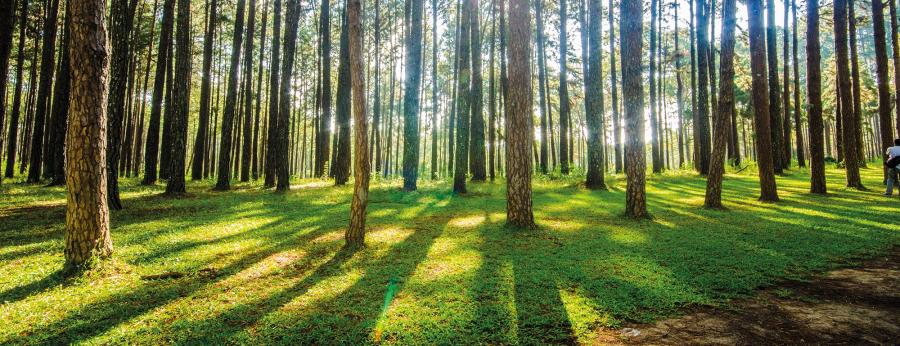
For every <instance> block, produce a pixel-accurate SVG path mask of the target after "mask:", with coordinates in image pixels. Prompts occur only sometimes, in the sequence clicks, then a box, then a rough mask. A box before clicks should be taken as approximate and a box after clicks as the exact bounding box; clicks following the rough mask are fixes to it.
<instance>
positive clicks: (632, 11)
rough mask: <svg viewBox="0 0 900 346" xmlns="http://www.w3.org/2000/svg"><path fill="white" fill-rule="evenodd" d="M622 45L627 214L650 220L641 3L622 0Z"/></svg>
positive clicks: (620, 23)
mask: <svg viewBox="0 0 900 346" xmlns="http://www.w3.org/2000/svg"><path fill="white" fill-rule="evenodd" d="M619 14H620V18H619V42H621V47H622V96H623V97H624V98H625V138H626V141H625V173H626V177H625V178H626V182H627V187H626V189H625V215H627V216H629V217H632V218H644V217H647V197H646V187H645V185H644V184H645V181H644V179H645V176H646V170H647V162H646V160H647V159H646V150H645V148H644V85H643V81H642V77H641V50H642V49H643V47H642V46H643V42H642V41H643V40H642V39H641V38H642V37H643V35H644V27H643V12H642V8H641V1H640V0H622V1H621V3H620V8H619Z"/></svg>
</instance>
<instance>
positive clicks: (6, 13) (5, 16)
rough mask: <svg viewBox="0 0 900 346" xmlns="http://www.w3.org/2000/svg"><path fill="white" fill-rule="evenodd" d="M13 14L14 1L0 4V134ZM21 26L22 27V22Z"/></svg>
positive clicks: (1, 144)
mask: <svg viewBox="0 0 900 346" xmlns="http://www.w3.org/2000/svg"><path fill="white" fill-rule="evenodd" d="M26 6H27V5H26ZM15 12H16V10H15V1H11V0H8V1H3V2H0V95H2V96H0V132H2V131H3V124H5V122H4V121H5V120H6V100H7V98H6V87H7V85H8V83H7V80H8V79H9V55H10V52H11V51H12V38H13V31H14V29H15V23H16V17H15ZM22 25H23V26H24V22H23V23H22ZM19 41H20V43H19V47H20V48H19V50H20V52H19V55H20V56H21V55H22V53H21V46H22V42H24V41H23V40H22V39H20V40H19ZM21 64H22V63H21V62H20V63H19V66H18V68H19V71H21V70H22V65H21ZM18 76H19V79H21V78H22V77H21V76H22V74H21V73H18ZM16 83H17V85H18V83H19V80H16ZM17 89H18V87H17ZM0 152H3V143H2V142H0ZM0 182H3V178H2V177H0Z"/></svg>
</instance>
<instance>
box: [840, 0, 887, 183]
mask: <svg viewBox="0 0 900 346" xmlns="http://www.w3.org/2000/svg"><path fill="white" fill-rule="evenodd" d="M854 2H855V1H854V0H849V1H848V2H847V11H848V12H847V16H848V25H849V28H848V30H849V33H850V37H849V38H850V42H849V43H850V81H851V83H852V90H853V130H854V131H855V133H854V138H856V144H855V145H856V157H857V158H858V159H859V165H860V167H866V160H865V154H864V150H863V148H864V147H863V135H862V127H863V125H862V95H861V93H862V90H861V89H862V88H861V87H860V86H861V85H862V83H860V80H859V55H858V53H857V48H856V10H855V9H856V5H855V4H854ZM882 6H883V5H882ZM883 22H884V20H883V19H882V23H883ZM882 31H883V30H882Z"/></svg>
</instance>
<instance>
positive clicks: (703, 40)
mask: <svg viewBox="0 0 900 346" xmlns="http://www.w3.org/2000/svg"><path fill="white" fill-rule="evenodd" d="M705 7H706V6H705V5H704V4H703V2H700V3H698V4H697V5H696V11H697V22H698V23H697V27H696V28H695V29H696V37H697V88H696V89H694V90H695V91H696V92H697V107H696V110H697V112H696V115H695V116H694V141H695V142H697V143H698V144H697V146H696V149H697V154H696V157H697V159H698V163H697V164H698V167H699V171H700V174H707V173H709V158H710V147H709V146H710V143H709V68H710V66H709V60H708V58H707V56H708V54H709V53H708V52H707V50H708V49H709V41H708V38H707V34H708V33H709V29H708V22H707V20H708V17H707V14H706V10H705Z"/></svg>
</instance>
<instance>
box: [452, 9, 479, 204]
mask: <svg viewBox="0 0 900 346" xmlns="http://www.w3.org/2000/svg"><path fill="white" fill-rule="evenodd" d="M464 1H465V6H464V9H463V10H462V12H461V14H460V16H461V19H460V30H459V38H458V40H457V44H458V45H459V55H458V56H457V64H459V77H458V78H457V80H456V82H457V90H458V92H457V95H456V155H454V156H455V157H454V158H455V160H456V162H455V163H454V174H453V192H455V193H466V172H467V171H468V168H469V166H468V163H469V115H470V114H471V102H472V92H471V87H472V84H471V79H472V78H471V73H472V64H471V57H472V56H471V41H470V40H471V38H472V35H471V31H472V13H473V12H474V10H472V9H471V7H472V6H473V5H474V4H473V3H472V2H473V1H474V0H464Z"/></svg>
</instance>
